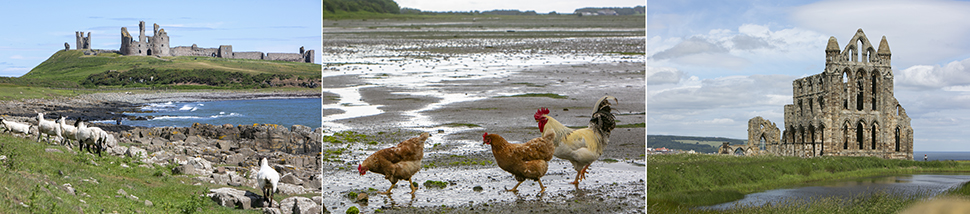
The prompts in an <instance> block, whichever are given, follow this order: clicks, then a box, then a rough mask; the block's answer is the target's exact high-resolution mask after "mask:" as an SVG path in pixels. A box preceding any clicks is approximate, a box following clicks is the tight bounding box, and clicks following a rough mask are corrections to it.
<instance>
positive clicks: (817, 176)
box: [647, 154, 970, 213]
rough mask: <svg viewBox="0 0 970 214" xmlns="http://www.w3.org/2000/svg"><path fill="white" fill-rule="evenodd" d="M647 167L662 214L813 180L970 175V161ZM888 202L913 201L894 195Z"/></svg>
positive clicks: (700, 159) (702, 161) (659, 162)
mask: <svg viewBox="0 0 970 214" xmlns="http://www.w3.org/2000/svg"><path fill="white" fill-rule="evenodd" d="M647 163H648V165H647V167H648V169H647V170H648V171H649V173H647V192H650V195H649V196H648V197H647V204H648V207H650V208H651V212H654V211H657V212H660V213H664V212H667V211H670V212H676V210H681V209H688V208H691V207H695V206H704V205H713V204H719V203H725V202H730V201H734V200H737V199H740V198H742V197H743V194H748V193H754V192H759V191H764V190H769V189H775V188H782V187H790V186H797V185H799V184H805V183H810V182H819V181H826V180H841V179H851V178H862V177H871V176H881V175H893V174H908V173H923V172H970V163H965V162H955V161H929V162H923V161H910V160H886V159H881V158H876V157H817V158H798V157H781V156H752V157H737V156H729V155H704V154H677V155H650V156H647ZM880 200H882V199H880ZM885 200H892V201H896V202H899V201H904V202H908V201H911V200H910V199H909V198H901V199H898V198H892V197H889V198H888V199H885ZM880 203H881V202H880ZM795 205H797V203H795V204H793V205H792V206H795ZM810 205H811V204H810ZM812 206H815V205H812ZM877 207H881V208H885V207H884V206H877ZM840 208H845V209H850V208H851V207H850V208H846V207H840ZM813 209H814V208H813ZM851 209H854V208H851ZM893 209H895V208H893Z"/></svg>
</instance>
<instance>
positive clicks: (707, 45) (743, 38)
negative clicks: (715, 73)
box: [647, 24, 828, 70]
mask: <svg viewBox="0 0 970 214" xmlns="http://www.w3.org/2000/svg"><path fill="white" fill-rule="evenodd" d="M827 39H828V37H827V36H824V35H822V34H820V33H817V32H814V31H809V30H804V29H799V28H788V29H781V30H777V31H771V30H770V29H769V28H768V27H767V26H765V25H755V24H743V25H741V26H739V27H738V30H737V31H732V30H727V29H713V30H710V31H708V32H707V33H706V34H697V35H692V36H690V37H689V38H687V39H682V40H677V39H672V38H667V39H664V38H662V37H660V36H654V37H651V38H650V39H648V41H647V46H648V48H649V50H648V52H650V53H652V54H651V55H650V57H649V58H648V60H653V61H654V62H670V63H674V64H673V65H671V64H665V65H666V66H671V67H677V68H682V67H679V66H677V65H686V66H704V67H715V68H727V69H732V70H742V69H746V68H748V67H749V66H750V65H752V64H759V65H763V64H773V63H777V62H779V61H794V62H806V61H820V60H821V59H819V57H818V55H819V53H822V51H823V50H824V47H825V45H826V42H827ZM672 43H673V44H672ZM790 64H791V63H789V64H786V65H785V66H788V67H790V66H791V65H790Z"/></svg>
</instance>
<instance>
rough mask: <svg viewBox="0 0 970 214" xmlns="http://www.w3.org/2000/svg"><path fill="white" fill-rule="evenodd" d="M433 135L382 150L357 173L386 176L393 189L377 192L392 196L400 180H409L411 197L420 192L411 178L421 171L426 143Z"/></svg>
mask: <svg viewBox="0 0 970 214" xmlns="http://www.w3.org/2000/svg"><path fill="white" fill-rule="evenodd" d="M428 137H431V134H428V133H427V132H425V133H421V136H418V137H415V138H411V139H408V140H405V141H403V142H401V143H398V144H397V146H394V147H391V148H386V149H381V150H379V151H377V152H374V154H371V155H370V157H367V159H365V160H364V162H363V163H361V164H360V165H358V166H357V171H358V172H360V175H361V176H363V175H364V174H366V173H367V171H371V172H375V173H379V174H382V175H384V178H385V179H387V180H388V181H390V182H391V188H388V189H387V191H386V192H377V193H380V194H385V195H390V194H391V190H392V189H394V185H395V184H397V181H398V180H407V181H408V185H409V186H411V195H414V191H416V190H418V187H417V186H414V182H411V176H412V175H414V173H417V172H418V170H421V158H423V157H424V141H426V140H428Z"/></svg>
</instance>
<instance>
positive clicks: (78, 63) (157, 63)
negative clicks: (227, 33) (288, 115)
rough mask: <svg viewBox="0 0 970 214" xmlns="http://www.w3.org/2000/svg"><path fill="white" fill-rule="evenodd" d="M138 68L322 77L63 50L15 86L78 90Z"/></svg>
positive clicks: (252, 63)
mask: <svg viewBox="0 0 970 214" xmlns="http://www.w3.org/2000/svg"><path fill="white" fill-rule="evenodd" d="M135 68H147V69H156V70H182V71H192V70H215V71H222V72H236V73H243V74H249V75H259V74H276V75H292V76H294V77H299V78H302V79H319V78H320V77H321V74H320V72H321V67H320V65H319V64H314V63H299V62H282V61H268V60H248V59H225V58H214V57H189V56H179V57H153V56H121V55H119V54H114V53H105V54H98V55H84V51H83V50H60V51H57V52H56V53H54V55H52V56H51V57H50V58H48V59H47V60H46V61H44V62H43V63H41V64H40V65H37V67H34V68H33V69H31V70H30V72H28V73H27V74H24V75H23V76H21V77H20V78H19V80H17V81H15V82H17V83H20V84H22V85H42V86H48V87H78V86H79V85H80V83H81V82H83V81H84V80H85V79H87V78H88V77H89V76H91V75H94V74H101V73H105V72H108V71H117V72H125V71H129V70H132V69H135Z"/></svg>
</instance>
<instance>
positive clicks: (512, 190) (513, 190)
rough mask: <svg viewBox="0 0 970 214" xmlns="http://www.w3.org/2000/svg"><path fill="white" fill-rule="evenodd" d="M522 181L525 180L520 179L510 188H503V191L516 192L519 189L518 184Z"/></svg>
mask: <svg viewBox="0 0 970 214" xmlns="http://www.w3.org/2000/svg"><path fill="white" fill-rule="evenodd" d="M523 181H525V180H521V181H519V183H517V184H515V187H512V189H507V190H505V191H509V192H518V191H519V190H518V188H519V185H520V184H522V182H523Z"/></svg>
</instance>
